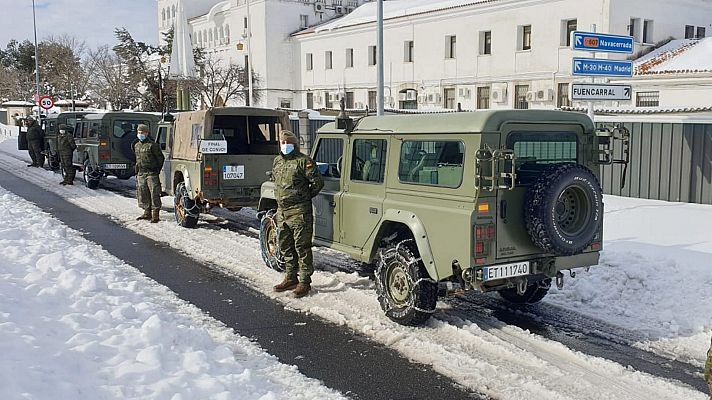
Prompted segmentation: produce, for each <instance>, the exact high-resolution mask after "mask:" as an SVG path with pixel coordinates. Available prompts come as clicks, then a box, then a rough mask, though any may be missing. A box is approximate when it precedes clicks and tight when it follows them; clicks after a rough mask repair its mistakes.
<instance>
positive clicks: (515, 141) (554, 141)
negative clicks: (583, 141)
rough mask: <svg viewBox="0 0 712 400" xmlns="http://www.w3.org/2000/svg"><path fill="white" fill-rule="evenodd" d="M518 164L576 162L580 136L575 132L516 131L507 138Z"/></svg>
mask: <svg viewBox="0 0 712 400" xmlns="http://www.w3.org/2000/svg"><path fill="white" fill-rule="evenodd" d="M507 147H508V148H510V149H512V150H514V154H515V155H516V157H517V161H516V162H517V165H522V164H553V163H561V162H576V161H577V154H578V151H577V150H578V136H577V135H576V134H575V133H574V132H514V133H511V134H510V135H509V137H508V138H507Z"/></svg>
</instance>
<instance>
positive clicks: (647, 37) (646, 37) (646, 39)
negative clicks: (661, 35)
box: [643, 19, 653, 43]
mask: <svg viewBox="0 0 712 400" xmlns="http://www.w3.org/2000/svg"><path fill="white" fill-rule="evenodd" d="M643 43H653V21H652V20H649V19H646V20H645V21H643Z"/></svg>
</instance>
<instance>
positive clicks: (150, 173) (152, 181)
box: [133, 124, 164, 223]
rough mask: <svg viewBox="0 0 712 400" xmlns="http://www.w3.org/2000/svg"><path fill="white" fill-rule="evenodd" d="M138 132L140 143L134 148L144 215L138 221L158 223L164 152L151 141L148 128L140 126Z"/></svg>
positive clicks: (139, 199)
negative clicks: (160, 175) (160, 176)
mask: <svg viewBox="0 0 712 400" xmlns="http://www.w3.org/2000/svg"><path fill="white" fill-rule="evenodd" d="M137 132H138V134H137V137H138V141H137V142H136V143H134V146H133V149H134V153H135V154H136V196H137V197H138V206H139V207H141V208H142V209H143V215H141V216H140V217H138V218H136V219H137V220H142V219H145V220H149V219H150V220H151V222H152V223H156V222H158V221H159V215H160V213H161V181H160V179H159V174H160V172H161V168H163V159H164V157H163V152H162V151H161V146H160V145H159V144H158V143H156V142H154V141H153V140H152V139H151V137H150V134H151V133H150V131H149V129H148V126H146V125H143V124H141V125H139V126H138V129H137Z"/></svg>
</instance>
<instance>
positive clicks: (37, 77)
mask: <svg viewBox="0 0 712 400" xmlns="http://www.w3.org/2000/svg"><path fill="white" fill-rule="evenodd" d="M32 25H33V27H34V30H35V104H37V118H38V119H39V117H40V55H39V54H40V53H39V49H38V47H37V18H36V17H35V0H32Z"/></svg>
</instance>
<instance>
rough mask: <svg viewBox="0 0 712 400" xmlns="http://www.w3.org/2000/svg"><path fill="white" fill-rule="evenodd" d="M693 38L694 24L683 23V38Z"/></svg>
mask: <svg viewBox="0 0 712 400" xmlns="http://www.w3.org/2000/svg"><path fill="white" fill-rule="evenodd" d="M694 38H695V26H694V25H685V39H694Z"/></svg>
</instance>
